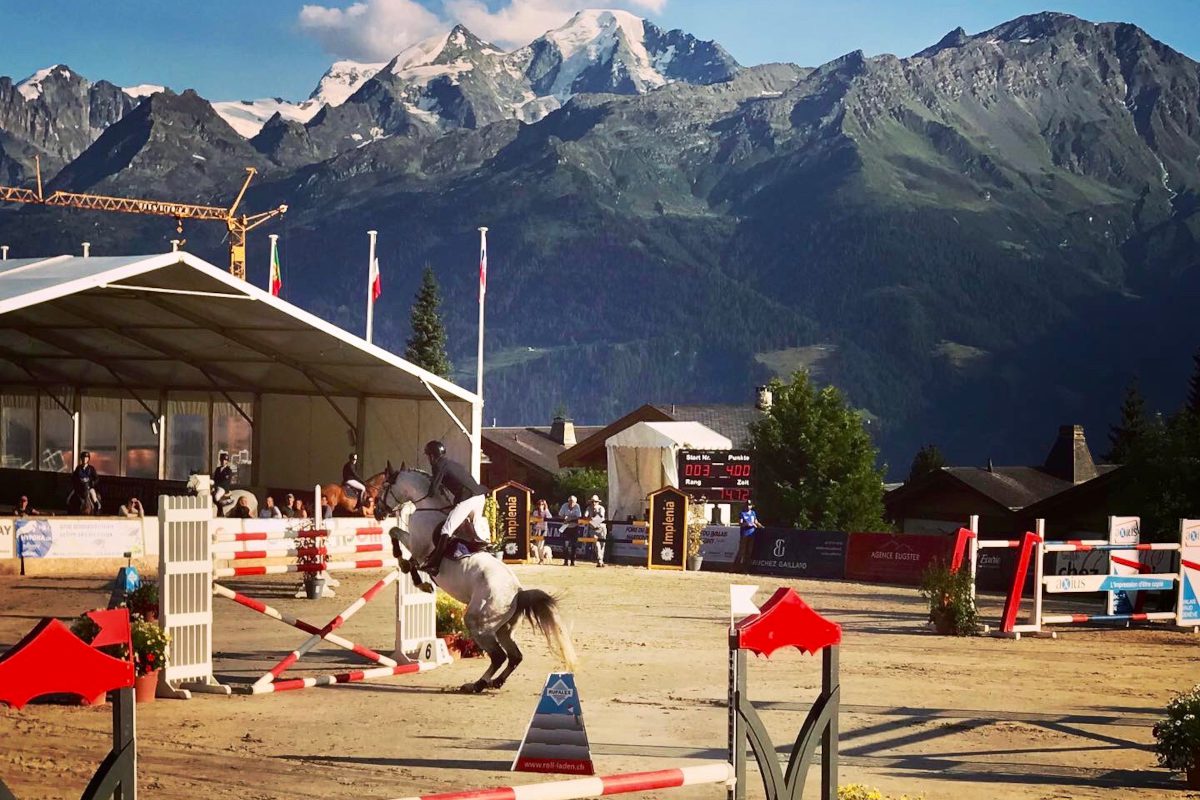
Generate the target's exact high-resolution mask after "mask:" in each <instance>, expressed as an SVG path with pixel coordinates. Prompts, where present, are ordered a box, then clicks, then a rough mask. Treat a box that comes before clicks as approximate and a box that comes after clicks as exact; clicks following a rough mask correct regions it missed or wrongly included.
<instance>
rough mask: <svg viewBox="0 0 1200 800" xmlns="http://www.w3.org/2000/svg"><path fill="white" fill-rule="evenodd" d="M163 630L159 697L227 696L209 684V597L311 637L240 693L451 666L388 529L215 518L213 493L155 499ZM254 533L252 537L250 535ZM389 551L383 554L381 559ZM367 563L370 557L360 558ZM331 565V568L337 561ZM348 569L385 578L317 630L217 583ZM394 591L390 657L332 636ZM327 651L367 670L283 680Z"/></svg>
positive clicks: (432, 604)
mask: <svg viewBox="0 0 1200 800" xmlns="http://www.w3.org/2000/svg"><path fill="white" fill-rule="evenodd" d="M158 508H159V580H160V609H161V610H160V615H159V625H160V626H161V627H162V628H163V629H164V630H166V631H167V632H168V633H169V634H170V635H171V660H170V663H169V665H168V666H167V667H166V668H165V669H163V670H161V671H160V678H159V687H158V694H159V696H161V697H175V698H188V697H190V696H191V692H193V691H197V692H207V693H214V694H231V693H232V692H233V691H234V687H232V686H229V685H226V684H222V683H220V682H219V681H217V680H216V678H215V677H214V675H213V627H214V618H213V608H212V598H213V597H223V598H225V599H228V600H232V601H233V602H234V603H237V604H238V605H240V606H243V607H244V608H248V609H250V610H252V611H256V612H258V613H260V614H262V615H263V616H266V617H270V618H271V619H274V620H276V621H277V622H280V623H282V624H284V625H288V626H290V627H293V628H296V629H297V630H300V631H303V632H304V633H307V634H308V635H309V636H308V638H307V639H306V640H304V642H303V643H301V644H300V645H299V646H298V647H297V648H296V649H294V650H292V651H291V652H290V653H288V654H286V655H284V656H283V657H282V658H281V659H280V661H279V662H278V663H277V664H275V666H273V667H271V668H270V669H269V670H267V671H266V672H265V673H263V674H262V675H261V676H260V677H259V678H258V679H257V680H255V681H254V682H253V683H252V684H251V685H249V686H238V687H237V691H238V693H239V694H267V693H271V692H280V691H289V690H295V689H308V688H311V687H314V686H330V685H334V684H339V683H351V682H355V681H362V680H369V679H372V678H381V677H387V676H391V675H402V674H407V673H413V672H422V671H425V670H429V669H433V668H435V667H437V666H440V665H441V664H444V663H447V662H449V660H450V657H449V653H447V652H446V648H445V643H444V642H442V641H441V640H440V639H438V638H437V636H436V632H437V631H436V598H435V596H434V595H433V594H429V593H426V592H422V591H421V590H419V589H417V588H416V586H414V585H413V583H412V579H411V578H410V577H409V576H408V575H407V574H405V573H402V572H401V571H400V570H399V567H398V564H397V561H396V559H395V558H394V557H393V556H392V555H391V552H390V550H391V544H390V541H388V539H387V537H386V535H385V534H384V531H383V528H382V527H380V526H379V525H378V524H377V523H375V522H374V521H373V520H369V519H366V518H337V519H328V520H324V521H323V523H322V524H323V528H321V529H315V528H312V527H305V526H311V525H312V524H313V521H312V520H304V521H300V520H266V519H258V520H238V519H228V518H214V517H213V507H212V501H211V499H210V498H209V496H208V495H207V493H204V492H202V493H200V494H199V495H197V496H194V497H193V496H185V497H177V496H163V497H160V498H159V504H158ZM247 528H250V530H247ZM385 547H386V548H387V549H386V550H385ZM366 554H370V555H372V556H374V557H371V558H358V556H361V555H366ZM331 559H332V560H331ZM351 570H388V572H387V574H386V575H385V576H384V577H383V578H381V579H380V580H378V581H377V582H376V583H375V584H374V585H372V586H371V587H370V588H369V589H367V591H366V592H364V593H363V594H362V595H361V596H360V597H358V598H357V599H356V600H355V601H354V602H353V603H351V604H350V605H349V606H347V607H346V608H345V609H344V610H343V611H342V612H341V613H340V614H338V615H337V616H335V617H334V618H333V619H331V620H329V622H327V623H325V624H324V625H314V624H312V623H309V622H305V621H304V620H301V619H298V618H297V617H294V616H292V615H290V614H287V613H285V612H283V611H280V610H278V609H276V608H274V607H272V606H270V605H268V604H267V603H264V602H262V601H260V600H257V599H255V598H253V597H249V596H248V595H245V594H243V593H241V592H237V591H234V590H232V589H230V588H228V587H226V586H223V585H222V584H220V583H218V582H217V581H218V580H219V579H222V578H242V577H251V576H262V575H284V574H292V573H295V574H297V575H301V576H304V575H311V576H318V575H320V576H324V575H326V574H327V573H333V572H338V571H351ZM390 586H394V587H395V597H396V600H395V603H396V606H395V608H396V611H395V629H396V640H395V648H394V650H393V652H392V653H391V654H390V655H384V654H382V653H379V652H376V651H375V650H373V649H371V648H369V647H366V646H364V645H360V644H357V643H355V642H352V641H350V640H349V639H346V638H345V637H343V636H341V635H339V634H337V633H335V631H337V630H338V629H339V628H341V627H342V625H343V624H345V623H346V621H347V620H349V619H350V618H351V617H353V616H354V615H355V614H356V613H358V612H359V611H360V610H362V608H363V607H364V606H365V605H366V604H367V603H368V602H369V601H371V600H372V599H373V598H375V597H376V596H377V595H379V594H380V593H381V592H382V591H383V590H384V589H385V588H388V587H390ZM322 642H326V643H329V644H332V645H334V646H336V647H341V648H343V649H345V650H348V651H350V652H352V653H354V654H355V655H357V656H360V657H362V658H363V659H364V660H365V661H368V662H370V663H371V664H372V665H373V666H372V667H370V668H368V669H359V670H351V671H348V672H342V673H336V674H330V675H320V676H315V677H305V678H291V679H284V678H283V677H282V676H283V673H284V672H286V671H287V670H288V669H290V668H291V667H292V666H294V665H295V664H296V662H297V661H299V660H300V659H301V658H303V657H304V655H305V654H307V653H309V652H310V651H312V650H313V649H314V648H315V647H316V646H317V645H319V644H321V643H322Z"/></svg>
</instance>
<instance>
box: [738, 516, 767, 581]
mask: <svg viewBox="0 0 1200 800" xmlns="http://www.w3.org/2000/svg"><path fill="white" fill-rule="evenodd" d="M761 527H762V523H761V522H759V521H758V512H756V511H755V510H754V503H753V502H751V501H749V500H747V501H746V510H745V511H743V512H742V514H741V517H739V519H738V529H739V530H738V533H740V534H741V535H740V536H738V551H737V558H735V559H734V561H733V566H734V569H736V570H738V571H739V572H749V571H750V555H751V553H753V552H754V529H755V528H761Z"/></svg>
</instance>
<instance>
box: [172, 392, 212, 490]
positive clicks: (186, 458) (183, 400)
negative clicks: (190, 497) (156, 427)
mask: <svg viewBox="0 0 1200 800" xmlns="http://www.w3.org/2000/svg"><path fill="white" fill-rule="evenodd" d="M208 419H209V401H208V397H207V396H206V395H200V396H199V397H187V396H183V395H172V396H171V398H170V399H169V400H168V401H167V464H166V476H167V479H168V480H173V481H185V480H187V478H188V476H189V475H191V474H192V473H193V472H201V473H204V472H208V436H209V425H208Z"/></svg>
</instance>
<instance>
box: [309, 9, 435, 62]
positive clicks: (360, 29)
mask: <svg viewBox="0 0 1200 800" xmlns="http://www.w3.org/2000/svg"><path fill="white" fill-rule="evenodd" d="M300 27H301V29H303V30H304V31H306V32H308V33H309V34H311V35H312V36H313V37H314V38H315V39H316V40H317V41H318V42H320V43H321V46H322V47H324V48H325V50H326V51H327V52H329V53H332V54H333V55H335V56H338V57H340V58H352V59H355V60H357V61H387V60H388V59H390V58H391V57H392V56H394V55H396V53H399V52H400V51H401V50H403V49H404V48H406V47H408V46H409V45H410V44H413V43H415V42H419V41H421V40H422V39H425V38H427V37H429V36H433V35H434V34H437V33H442V32H444V31H445V29H446V23H445V21H443V20H442V19H441V18H439V17H438V15H436V14H434V13H433V12H431V11H430V10H429V9H427V8H425V6H423V5H421V4H420V3H417V2H414V0H364V2H358V3H354V4H353V5H350V6H348V7H346V8H344V9H342V8H332V7H329V6H319V5H306V6H304V7H302V8H301V9H300Z"/></svg>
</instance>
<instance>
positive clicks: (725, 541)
mask: <svg viewBox="0 0 1200 800" xmlns="http://www.w3.org/2000/svg"><path fill="white" fill-rule="evenodd" d="M737 551H738V528H737V526H731V525H709V526H708V527H706V528H705V529H704V530H702V531H700V555H701V556H703V558H704V563H703V565H701V568H702V569H708V568H709V567H710V566H716V567H718V568H719V567H727V566H732V564H733V561H734V559H735V558H737Z"/></svg>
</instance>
